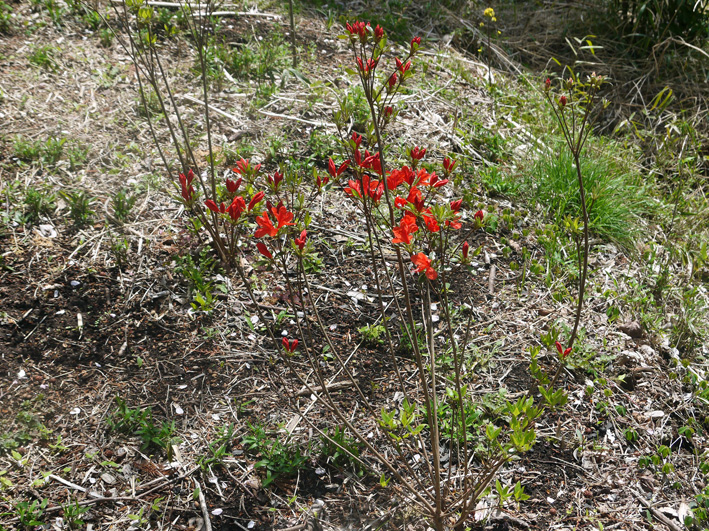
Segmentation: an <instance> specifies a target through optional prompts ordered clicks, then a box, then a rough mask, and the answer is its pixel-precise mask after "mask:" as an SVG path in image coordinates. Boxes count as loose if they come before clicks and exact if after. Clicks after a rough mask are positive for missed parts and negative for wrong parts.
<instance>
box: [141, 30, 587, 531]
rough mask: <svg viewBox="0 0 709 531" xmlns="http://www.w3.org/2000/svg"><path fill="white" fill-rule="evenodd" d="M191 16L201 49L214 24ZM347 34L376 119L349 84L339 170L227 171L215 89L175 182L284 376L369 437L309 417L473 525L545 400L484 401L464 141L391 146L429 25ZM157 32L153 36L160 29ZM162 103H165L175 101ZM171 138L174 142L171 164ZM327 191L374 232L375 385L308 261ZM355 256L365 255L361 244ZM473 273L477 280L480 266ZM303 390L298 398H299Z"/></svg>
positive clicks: (406, 487)
mask: <svg viewBox="0 0 709 531" xmlns="http://www.w3.org/2000/svg"><path fill="white" fill-rule="evenodd" d="M193 23H194V24H197V23H196V22H193ZM191 31H192V35H193V37H194V41H195V43H196V45H197V48H198V52H199V55H200V57H202V55H203V54H204V50H203V49H201V48H200V47H203V46H205V45H206V41H205V40H204V39H203V36H204V32H203V29H201V28H199V27H194V28H192V29H191ZM148 37H149V36H148ZM341 38H342V39H344V40H345V41H346V42H347V43H348V44H349V47H350V49H351V51H352V62H351V64H350V65H349V66H350V68H348V69H347V71H348V72H349V73H350V74H351V75H352V76H353V77H354V78H355V79H356V80H357V82H358V83H359V85H360V87H361V89H362V92H363V94H364V97H365V100H366V103H367V107H368V109H369V117H368V119H367V120H366V123H364V124H361V121H359V120H354V119H353V116H351V112H352V110H351V106H349V105H348V104H347V102H346V99H345V98H344V97H343V98H342V100H341V101H340V102H339V105H338V106H337V108H336V110H335V112H334V113H333V119H334V123H335V125H336V126H337V129H338V132H339V136H340V150H339V152H338V153H333V154H332V156H331V157H329V160H328V161H327V162H326V164H323V166H326V168H327V169H326V170H318V169H317V168H313V169H312V172H310V173H307V174H303V173H302V172H299V171H297V170H294V169H292V168H291V167H289V166H284V167H279V168H277V169H273V170H272V171H265V168H263V167H262V166H261V165H260V164H254V163H252V162H251V161H249V160H245V159H241V160H240V161H239V162H238V163H237V164H236V166H235V167H234V168H231V169H229V170H228V171H226V173H224V174H223V175H222V176H219V175H218V174H217V171H216V168H215V165H214V162H213V161H214V160H215V157H214V156H213V153H212V144H211V136H209V118H208V117H209V107H208V106H207V105H205V106H204V112H205V117H206V122H207V132H208V136H207V139H208V143H209V149H210V157H209V161H210V164H209V167H208V168H206V169H200V168H198V167H197V162H196V158H195V157H194V155H193V154H192V152H191V147H190V145H191V144H190V141H189V137H188V136H187V132H186V130H185V129H184V128H183V129H182V133H183V134H184V135H185V136H184V138H183V139H182V141H181V142H179V141H178V138H177V134H178V133H179V131H178V128H173V126H172V125H170V124H171V121H170V120H167V121H166V123H167V124H168V125H167V126H168V127H170V135H171V139H172V140H173V144H174V145H175V146H178V149H177V152H178V154H179V155H180V157H179V159H180V166H181V171H179V172H177V173H178V175H176V176H175V177H173V183H174V186H175V190H176V192H175V198H176V199H177V200H178V201H180V202H181V203H182V205H183V206H184V209H185V211H186V212H187V214H188V216H189V217H190V219H191V222H192V223H191V225H192V227H193V228H194V230H195V232H196V233H197V234H199V235H200V237H202V238H203V237H204V236H205V233H206V236H207V239H208V241H209V242H210V243H211V245H212V246H213V247H214V249H215V252H216V254H217V255H218V256H219V258H220V260H221V262H222V264H223V265H224V268H225V269H226V270H227V272H229V273H233V274H234V275H235V277H236V278H237V279H238V281H240V282H241V283H242V284H243V286H244V287H245V288H246V292H247V293H248V295H249V297H250V299H251V302H252V303H253V308H252V311H254V312H256V313H258V315H259V318H260V322H261V323H263V324H264V325H265V327H266V331H267V334H268V335H269V336H270V340H271V341H272V343H273V348H274V350H276V351H277V352H278V353H279V356H280V358H281V360H282V361H283V363H284V364H285V366H286V367H288V368H289V369H290V371H289V372H290V374H291V376H292V378H293V381H290V382H285V385H286V386H287V387H289V388H292V389H300V388H302V387H303V386H304V387H305V388H306V389H307V390H308V392H309V393H310V394H311V396H312V397H313V398H314V400H315V401H316V402H317V404H318V405H319V407H321V408H322V410H323V413H326V415H325V416H323V415H320V416H319V417H318V418H320V419H322V418H326V419H327V423H326V424H327V425H330V426H331V425H333V424H334V425H336V426H338V430H339V431H338V433H341V434H346V437H347V438H352V439H354V440H356V441H357V446H356V448H357V451H356V452H355V453H353V452H352V448H354V446H352V445H350V444H346V445H342V441H343V440H345V438H344V436H341V437H331V436H330V435H328V433H333V432H332V431H328V430H327V429H326V428H327V426H325V425H320V424H319V423H318V422H316V421H313V420H311V419H310V418H309V417H308V415H305V414H303V415H302V417H301V418H302V419H303V421H304V422H306V423H308V424H310V426H311V427H312V428H313V429H314V430H316V431H317V432H318V433H319V434H320V436H321V437H322V438H323V439H324V440H326V441H327V442H328V444H330V445H332V446H333V447H336V448H339V451H341V452H342V453H343V455H345V454H346V455H349V457H350V458H351V459H352V461H353V462H356V463H357V464H358V465H357V466H358V469H360V470H365V469H366V470H369V471H370V473H371V474H373V475H374V477H377V478H378V479H379V482H380V483H381V485H382V486H385V487H386V486H388V487H389V488H392V489H395V490H397V491H398V492H399V494H400V495H401V496H402V497H403V498H404V499H406V500H408V502H409V503H410V504H412V505H413V506H415V507H416V508H417V509H418V510H419V511H420V512H421V514H423V515H424V516H425V517H426V518H427V519H428V521H429V522H430V524H431V525H432V526H433V527H434V528H435V529H436V530H437V531H438V530H442V529H447V528H453V527H454V528H460V526H463V525H464V524H465V523H466V521H467V520H468V518H470V517H471V515H472V514H473V512H474V511H475V510H476V505H477V504H478V502H479V499H480V498H481V497H482V496H484V495H486V494H487V493H490V492H491V488H490V485H491V484H492V483H493V482H494V480H495V477H496V475H497V474H498V472H499V471H500V469H501V468H502V467H503V466H504V465H505V463H507V462H508V461H510V460H511V459H514V458H516V457H518V456H519V455H520V454H521V453H523V452H525V451H528V450H529V449H530V448H531V447H532V446H533V444H534V442H535V439H536V434H535V431H534V422H535V419H536V418H537V417H539V415H541V413H542V411H543V409H542V407H540V406H539V405H537V404H535V403H534V396H533V394H532V393H530V394H528V395H527V396H523V397H521V398H519V399H518V400H517V401H516V402H508V403H506V404H505V406H504V408H503V411H502V415H495V416H490V417H486V416H485V415H483V414H482V413H479V412H478V409H477V408H476V404H475V401H474V400H473V398H472V397H471V396H470V395H469V393H468V388H469V384H470V378H472V373H471V372H470V371H468V370H467V367H466V364H465V359H466V357H467V356H469V355H470V354H469V350H470V349H471V348H472V346H471V344H470V343H471V339H472V338H471V325H472V323H473V312H472V311H470V310H471V304H472V302H471V303H470V304H467V303H466V304H465V305H461V301H454V300H451V298H450V296H451V291H450V286H451V284H452V283H453V282H455V279H456V278H460V277H456V275H460V274H462V275H465V274H466V273H467V272H468V270H469V268H470V267H471V261H472V257H473V256H474V255H475V254H476V253H477V252H479V251H480V248H479V246H477V245H476V239H477V236H476V232H478V231H480V230H481V229H482V228H484V226H485V223H486V216H485V213H484V212H483V211H482V210H477V211H475V212H473V211H469V210H468V209H467V206H468V205H466V204H464V201H463V199H462V198H461V197H460V196H462V193H460V194H459V193H456V191H455V190H453V184H452V183H453V179H452V176H453V175H454V173H455V172H456V170H457V166H458V165H457V163H456V161H455V157H454V156H452V155H451V156H448V157H442V160H432V159H431V158H430V157H429V158H427V149H426V147H424V146H417V145H412V146H409V147H408V148H407V149H406V156H405V157H404V158H403V159H399V158H397V157H395V156H394V155H393V151H394V150H393V149H391V146H392V145H394V144H395V142H392V141H390V136H389V135H390V130H391V125H392V124H393V123H394V122H395V121H396V120H397V116H398V113H399V112H400V109H399V107H398V106H399V105H400V101H401V98H400V92H401V90H402V87H404V86H405V85H406V84H407V83H408V82H409V80H410V79H411V78H412V76H414V75H415V71H416V66H417V61H418V52H419V48H420V46H421V39H420V38H414V39H412V40H411V42H410V43H409V45H408V49H407V51H406V52H405V53H404V54H403V55H391V54H390V52H389V46H388V40H387V36H386V33H385V31H384V30H383V29H382V28H381V27H380V26H376V27H372V26H371V25H370V24H368V23H365V22H360V21H357V22H353V23H348V24H347V25H346V27H345V32H344V34H343V35H342V36H341ZM200 39H202V40H200ZM131 42H132V43H133V48H132V49H133V50H136V49H138V50H139V51H138V52H135V51H134V52H133V53H134V56H133V60H134V63H135V64H136V66H137V69H136V70H137V71H138V75H139V76H141V75H142V76H144V78H140V77H139V79H145V80H147V83H148V84H149V85H150V86H151V87H152V88H153V90H154V91H155V92H156V93H158V94H159V93H160V88H161V85H160V82H161V80H160V79H158V78H156V77H155V75H156V74H155V72H159V71H161V70H160V69H159V68H156V67H155V66H156V65H155V64H153V65H152V66H153V67H152V68H151V64H150V63H146V61H159V54H158V53H157V51H156V50H154V49H153V51H152V52H151V53H150V54H145V55H141V54H140V48H139V47H138V45H137V42H138V41H137V40H135V39H133V40H131ZM145 42H147V43H148V44H147V45H148V46H150V45H151V44H150V43H151V42H153V41H151V39H150V38H148V39H147V40H146V41H145ZM157 66H159V64H158V65H157ZM203 75H204V70H203ZM151 76H153V77H151ZM163 82H164V79H163ZM206 86H207V85H206V83H205V84H204V87H205V88H204V91H205V93H204V99H205V102H206V101H207V99H208V98H207V96H208V95H207V89H206ZM546 90H547V91H548V90H549V88H548V87H547V88H546ZM161 101H163V100H162V99H161ZM164 101H170V98H166V99H165V100H164ZM565 104H566V102H564V105H565ZM572 107H573V104H572V103H570V104H569V108H572ZM163 110H164V111H165V112H166V114H167V108H166V107H163ZM173 110H174V113H175V114H176V117H177V120H176V123H181V122H180V118H179V109H178V108H177V107H176V106H175V107H174V109H173ZM148 120H150V118H148ZM354 123H357V124H358V125H357V128H358V129H357V130H355V129H353V126H352V125H351V124H354ZM152 127H153V125H152V123H151V128H152ZM151 130H152V129H151ZM154 138H156V142H157V136H156V135H154ZM179 146H183V147H184V151H180V148H179ZM158 148H160V144H158ZM166 153H167V152H166V150H163V149H160V154H161V156H162V157H163V160H164V162H165V164H166V166H167V167H168V169H170V167H171V166H170V165H169V163H168V162H167V160H166V158H167V157H166ZM190 162H191V163H192V165H191V164H190ZM323 162H325V161H323ZM325 194H328V195H331V196H333V199H334V201H335V202H338V201H342V200H346V201H349V202H350V204H351V205H352V207H353V209H354V210H355V211H356V213H357V215H358V217H359V221H360V224H359V227H361V230H362V236H363V237H364V240H365V242H366V245H365V246H364V250H363V253H364V258H365V261H366V267H367V270H368V271H370V272H371V278H372V283H373V285H374V287H373V289H372V290H371V291H370V293H371V294H372V295H373V297H374V300H375V304H376V308H377V310H378V312H377V313H378V315H377V317H376V319H374V320H373V322H371V323H369V325H371V326H376V327H377V330H378V332H377V338H378V340H377V346H376V348H377V349H378V350H379V351H381V354H382V356H384V357H385V359H386V361H387V364H388V366H390V367H391V368H393V371H394V373H395V377H396V380H395V383H396V385H394V386H389V387H387V388H386V390H381V389H379V390H375V389H363V388H362V386H361V385H360V381H359V379H358V377H357V373H358V372H359V364H360V363H361V362H362V361H363V360H362V358H361V356H364V355H365V354H364V353H362V352H360V351H357V352H356V353H355V354H354V355H351V354H350V353H349V352H348V353H345V352H343V351H342V348H341V347H340V345H339V344H338V342H337V341H336V340H335V339H334V338H333V337H332V336H331V330H330V327H329V324H330V323H328V322H327V319H326V317H325V312H323V310H324V308H323V307H322V306H321V305H322V303H320V302H319V301H320V299H319V298H318V297H317V292H318V290H319V287H316V286H314V285H313V284H312V275H313V274H314V273H313V272H312V268H311V267H310V264H312V263H314V261H315V260H316V258H317V257H316V253H317V242H318V241H319V240H320V239H321V235H319V234H317V233H316V232H317V231H316V229H315V228H314V224H313V220H312V215H311V212H313V211H314V210H315V209H314V208H313V206H314V203H315V202H316V201H318V202H320V200H321V198H322V196H323V195H325ZM338 196H339V197H338ZM324 223H326V221H325V222H324ZM586 249H587V247H586ZM392 256H393V257H394V258H393V259H392ZM346 259H351V260H353V261H355V264H354V266H355V267H361V260H362V254H359V255H357V254H356V255H355V256H353V257H351V258H346ZM251 266H256V267H261V268H263V267H265V268H267V269H268V270H269V271H270V272H269V273H268V274H269V275H271V276H273V277H274V278H275V282H276V283H278V284H280V285H281V286H283V287H284V293H285V296H284V299H285V301H286V303H287V304H288V305H289V306H290V313H291V314H292V315H293V316H294V328H293V329H292V330H291V331H292V332H293V331H297V333H292V334H290V335H288V337H283V336H282V335H281V333H280V331H279V330H278V329H277V328H276V326H277V324H278V320H277V319H274V318H272V316H270V315H266V314H265V313H264V311H263V307H262V306H261V305H260V304H259V297H258V295H257V286H256V285H255V284H254V282H255V280H254V275H252V274H251V271H250V268H251ZM584 266H585V263H584ZM258 271H259V272H263V269H258ZM257 276H258V277H262V274H261V273H259V275H257ZM464 278H466V279H470V280H466V281H472V276H469V275H468V276H467V277H464ZM319 281H320V280H319ZM434 308H436V310H434ZM579 311H580V306H579ZM434 314H435V315H434ZM571 343H573V338H572V340H571V342H570V344H569V345H567V346H562V345H561V343H557V345H556V346H557V349H558V351H559V362H560V364H564V363H565V359H566V357H567V356H569V354H570V352H571V347H572V344H571ZM403 354H406V355H403ZM533 364H534V366H533V373H534V374H535V376H536V377H537V378H538V379H539V380H540V391H541V395H542V396H543V397H544V399H545V400H546V402H545V403H546V404H547V405H551V406H556V405H563V404H564V403H565V397H564V396H562V395H563V393H562V394H559V393H560V392H558V391H554V389H553V385H554V383H555V382H556V380H557V378H558V376H559V374H560V371H561V365H560V369H559V371H557V374H556V375H555V376H554V377H553V378H552V379H551V380H550V379H549V377H547V376H546V375H545V374H544V372H543V371H542V370H541V369H540V368H539V366H538V365H537V364H536V357H533ZM304 369H306V370H304ZM306 373H309V374H310V376H307V377H306V376H305V374H306ZM335 377H337V379H338V380H343V381H344V383H346V384H347V385H346V387H348V388H349V389H351V391H350V392H349V395H348V396H347V397H346V398H344V397H342V396H341V395H339V394H336V393H332V392H331V391H330V387H329V384H330V383H331V382H332V381H333V380H334V378H335ZM550 382H551V383H550ZM278 383H279V385H280V384H281V383H283V382H278ZM352 398H354V399H355V400H352ZM292 404H293V407H294V408H298V403H297V401H295V400H294V401H293V402H292ZM381 404H385V405H384V406H382V405H381ZM348 440H349V439H348ZM514 492H515V497H516V499H517V500H518V501H519V500H521V499H523V498H524V494H523V488H522V486H521V485H519V484H517V485H516V486H515V487H514Z"/></svg>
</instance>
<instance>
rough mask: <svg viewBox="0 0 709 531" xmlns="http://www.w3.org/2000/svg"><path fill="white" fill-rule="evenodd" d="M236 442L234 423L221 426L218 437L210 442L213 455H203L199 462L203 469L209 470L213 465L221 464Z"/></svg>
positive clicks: (210, 451)
mask: <svg viewBox="0 0 709 531" xmlns="http://www.w3.org/2000/svg"><path fill="white" fill-rule="evenodd" d="M233 444H234V425H233V424H229V425H228V426H224V427H223V428H221V429H220V430H219V432H218V434H217V439H216V440H215V441H214V442H212V443H209V453H210V454H211V455H208V456H201V457H200V458H199V459H198V460H197V463H198V464H199V466H200V467H202V470H203V471H205V472H207V471H209V468H210V467H212V466H221V465H222V463H223V461H224V457H226V456H227V455H228V453H229V452H230V451H231V448H232V445H233Z"/></svg>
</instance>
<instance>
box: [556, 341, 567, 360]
mask: <svg viewBox="0 0 709 531" xmlns="http://www.w3.org/2000/svg"><path fill="white" fill-rule="evenodd" d="M556 350H558V351H559V355H560V356H561V359H565V358H566V356H568V355H569V353H570V352H571V347H569V348H567V349H566V350H564V347H562V346H561V343H559V342H558V341H557V342H556Z"/></svg>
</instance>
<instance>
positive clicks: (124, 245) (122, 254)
mask: <svg viewBox="0 0 709 531" xmlns="http://www.w3.org/2000/svg"><path fill="white" fill-rule="evenodd" d="M128 251H130V241H128V239H127V238H123V237H120V236H115V235H113V234H112V235H111V253H113V258H114V259H115V260H116V265H117V266H118V267H119V268H123V267H125V265H126V264H128Z"/></svg>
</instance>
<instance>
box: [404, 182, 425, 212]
mask: <svg viewBox="0 0 709 531" xmlns="http://www.w3.org/2000/svg"><path fill="white" fill-rule="evenodd" d="M406 201H408V202H409V203H411V204H412V205H414V207H415V208H416V210H418V211H419V212H421V211H422V210H423V208H424V202H423V194H421V190H419V189H418V188H417V187H415V186H414V187H412V188H411V190H409V196H408V197H407V198H406Z"/></svg>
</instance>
